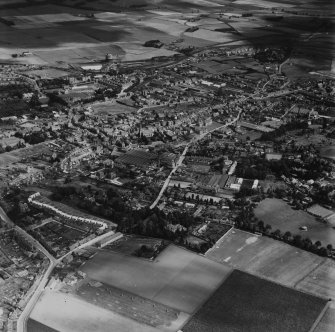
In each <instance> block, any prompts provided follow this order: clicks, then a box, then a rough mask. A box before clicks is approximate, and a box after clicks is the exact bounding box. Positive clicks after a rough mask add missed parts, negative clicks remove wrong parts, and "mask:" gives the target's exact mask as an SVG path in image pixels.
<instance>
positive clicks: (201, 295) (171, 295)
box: [81, 245, 231, 314]
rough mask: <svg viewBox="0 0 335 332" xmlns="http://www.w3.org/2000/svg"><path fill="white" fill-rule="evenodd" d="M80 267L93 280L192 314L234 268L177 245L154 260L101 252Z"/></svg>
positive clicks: (167, 249) (168, 248)
mask: <svg viewBox="0 0 335 332" xmlns="http://www.w3.org/2000/svg"><path fill="white" fill-rule="evenodd" d="M176 257H177V258H178V259H176ZM81 270H82V271H83V272H85V273H87V275H88V277H90V278H91V279H94V280H97V281H100V282H102V283H105V284H108V285H110V286H113V287H117V288H119V289H122V290H125V291H128V292H131V293H134V294H136V295H139V296H142V297H144V298H147V299H150V300H152V301H155V302H158V303H161V304H163V305H166V306H168V307H171V308H174V309H177V310H180V311H183V312H185V313H188V314H191V313H193V312H194V311H195V310H196V309H197V308H198V307H199V306H200V305H201V304H202V303H203V302H204V301H205V300H206V299H207V298H208V296H209V295H210V294H211V293H212V291H213V290H215V289H216V288H217V287H218V286H219V285H220V283H221V282H222V280H223V279H224V278H225V276H226V275H227V274H228V273H229V272H230V271H231V269H230V268H229V267H227V266H224V265H220V264H217V263H214V262H212V261H210V260H208V259H206V258H204V257H201V256H200V255H197V254H194V253H192V252H190V251H187V250H185V249H182V248H179V247H177V246H174V245H170V246H169V247H167V248H166V249H165V250H164V251H163V252H162V253H161V254H160V255H159V256H158V257H157V258H156V260H154V261H153V262H150V261H147V260H144V259H139V258H136V257H132V256H127V255H124V254H120V253H114V252H106V251H104V252H100V253H98V254H97V255H96V256H94V257H93V258H92V259H91V260H90V261H88V262H87V263H85V264H84V265H83V266H82V267H81Z"/></svg>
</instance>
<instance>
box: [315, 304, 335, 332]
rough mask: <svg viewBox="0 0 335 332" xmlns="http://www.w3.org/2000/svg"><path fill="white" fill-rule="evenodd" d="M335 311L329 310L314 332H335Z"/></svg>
mask: <svg viewBox="0 0 335 332" xmlns="http://www.w3.org/2000/svg"><path fill="white" fill-rule="evenodd" d="M334 327H335V309H332V308H328V309H327V311H326V312H325V314H324V315H323V317H322V319H321V320H320V322H319V324H318V325H317V326H316V329H315V330H314V332H334Z"/></svg>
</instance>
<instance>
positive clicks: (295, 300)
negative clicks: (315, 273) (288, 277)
mask: <svg viewBox="0 0 335 332" xmlns="http://www.w3.org/2000/svg"><path fill="white" fill-rule="evenodd" d="M274 295H275V296H274ZM326 304H327V300H325V299H321V298H317V297H315V296H312V295H308V294H305V293H302V292H298V291H296V290H293V289H290V288H287V287H284V286H280V285H278V284H275V283H272V282H270V281H267V280H263V279H260V278H258V277H255V276H252V275H250V274H247V273H245V272H242V271H238V270H234V271H233V272H232V273H231V275H230V276H229V277H228V278H227V279H226V281H225V282H224V283H223V284H222V285H221V286H220V288H219V289H218V290H217V291H216V292H215V293H214V294H213V295H212V296H211V297H210V298H209V300H208V301H207V302H206V303H205V305H203V306H202V308H201V309H200V310H199V311H198V312H197V313H196V314H195V315H194V316H193V317H192V318H191V320H190V321H189V322H188V323H187V324H186V325H185V326H184V327H183V328H182V330H183V332H194V331H214V330H215V331H248V332H262V331H264V332H278V331H281V332H291V331H295V332H305V331H309V329H310V328H311V327H312V326H313V324H314V322H315V321H316V319H317V318H318V317H319V315H320V314H321V312H322V310H323V309H324V308H325V306H326Z"/></svg>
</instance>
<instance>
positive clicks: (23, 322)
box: [0, 207, 114, 332]
mask: <svg viewBox="0 0 335 332" xmlns="http://www.w3.org/2000/svg"><path fill="white" fill-rule="evenodd" d="M0 219H2V220H3V221H4V222H6V223H7V224H8V225H9V226H11V227H13V229H15V230H16V231H17V232H18V233H19V234H21V235H22V236H23V237H24V238H26V239H27V240H28V241H29V242H30V243H32V244H33V245H34V247H35V248H36V249H39V250H40V251H41V252H42V253H43V254H44V255H45V256H46V257H47V258H48V259H49V261H50V263H49V266H48V268H47V269H46V271H45V272H44V274H43V276H41V277H40V279H39V280H36V281H35V283H34V285H33V286H32V289H31V290H30V293H32V295H31V298H30V299H29V301H28V303H27V304H26V306H25V307H24V309H23V311H22V313H21V315H20V317H19V318H18V320H17V332H26V331H27V322H28V318H29V316H30V314H31V312H32V310H33V308H34V306H35V305H36V303H37V301H38V299H39V298H40V295H41V294H42V292H43V290H44V288H45V286H46V285H47V283H48V280H49V277H50V275H51V272H52V271H53V269H54V268H55V267H56V266H57V264H59V263H60V262H61V261H62V260H63V259H64V258H65V257H66V256H68V255H69V254H71V253H72V252H74V251H76V250H79V249H82V248H85V247H87V246H91V245H93V244H94V243H96V242H97V241H100V240H101V239H103V238H105V237H108V236H110V235H112V234H114V231H110V232H108V233H105V234H102V235H100V236H98V237H96V238H94V239H92V240H90V241H88V242H86V243H84V244H82V245H80V246H79V247H77V248H75V249H73V250H71V251H70V252H68V253H67V254H65V255H64V256H62V257H60V258H58V259H56V258H55V257H53V256H52V255H51V254H50V253H49V252H48V251H47V250H46V249H45V248H44V247H43V246H42V245H41V244H40V243H39V242H38V241H37V240H36V239H34V238H33V237H32V236H31V235H30V234H28V233H27V232H26V231H24V230H23V229H22V228H20V227H18V226H16V225H15V224H14V222H13V221H12V220H11V219H10V218H9V217H8V216H7V214H6V212H5V211H4V210H3V209H2V208H1V207H0Z"/></svg>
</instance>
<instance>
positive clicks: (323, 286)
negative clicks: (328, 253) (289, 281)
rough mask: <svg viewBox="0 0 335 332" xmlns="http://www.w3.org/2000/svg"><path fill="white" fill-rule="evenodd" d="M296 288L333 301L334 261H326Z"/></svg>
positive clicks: (334, 303) (334, 289) (334, 283)
mask: <svg viewBox="0 0 335 332" xmlns="http://www.w3.org/2000/svg"><path fill="white" fill-rule="evenodd" d="M296 288H297V289H301V290H303V291H306V292H309V293H311V294H316V295H321V296H323V297H325V298H331V299H335V261H334V260H331V259H326V260H325V261H324V262H323V263H322V264H320V265H319V266H318V267H317V268H316V269H315V270H313V271H312V272H311V273H310V274H308V275H307V276H306V277H305V278H303V279H302V280H301V281H300V282H299V283H297V286H296ZM331 307H333V308H334V309H335V302H334V301H332V302H331Z"/></svg>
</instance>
